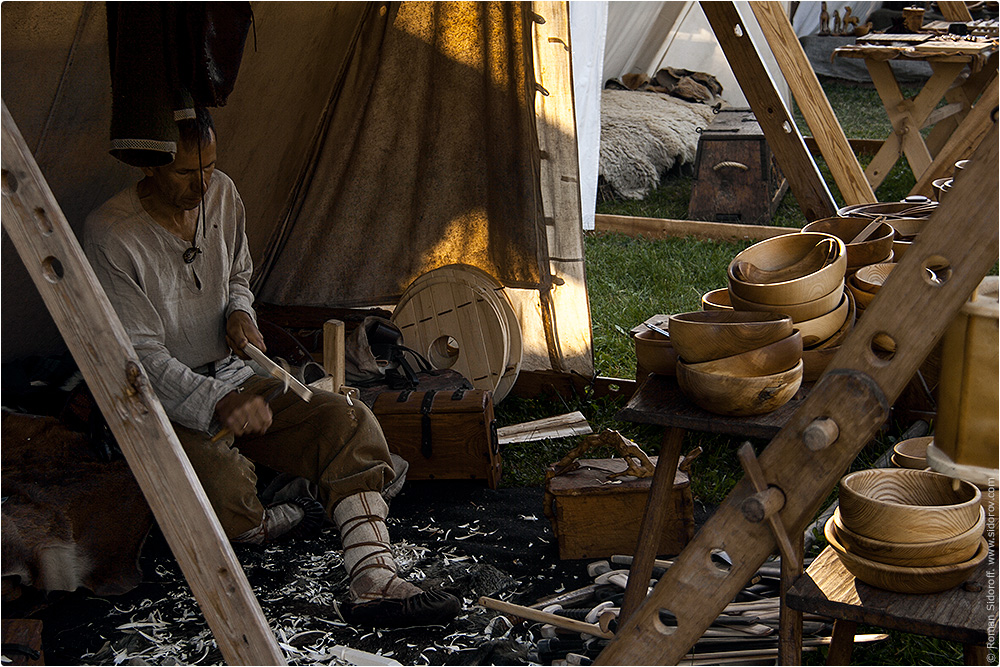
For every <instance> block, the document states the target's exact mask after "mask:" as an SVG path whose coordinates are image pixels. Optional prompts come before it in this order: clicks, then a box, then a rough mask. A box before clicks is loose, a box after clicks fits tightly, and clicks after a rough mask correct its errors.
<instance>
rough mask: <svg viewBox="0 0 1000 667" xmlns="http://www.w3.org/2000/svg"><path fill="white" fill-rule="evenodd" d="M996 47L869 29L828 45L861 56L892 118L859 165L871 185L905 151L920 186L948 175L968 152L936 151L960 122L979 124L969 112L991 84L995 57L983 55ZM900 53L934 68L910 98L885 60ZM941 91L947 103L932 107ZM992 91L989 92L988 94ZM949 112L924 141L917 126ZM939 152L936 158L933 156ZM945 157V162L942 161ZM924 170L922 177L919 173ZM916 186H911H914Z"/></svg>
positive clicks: (980, 40)
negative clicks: (884, 136)
mask: <svg viewBox="0 0 1000 667" xmlns="http://www.w3.org/2000/svg"><path fill="white" fill-rule="evenodd" d="M996 48H997V41H996V40H995V39H990V38H986V37H968V38H959V37H956V36H951V35H948V36H941V35H933V34H923V33H919V34H914V35H884V34H879V35H869V36H868V37H865V38H858V43H856V44H853V45H847V46H841V47H838V48H836V49H834V51H833V55H834V56H835V57H841V58H863V59H864V61H865V65H866V66H867V68H868V72H869V73H870V74H871V78H872V83H873V84H874V85H875V89H876V90H877V91H878V94H879V97H880V98H881V99H882V104H883V105H884V106H885V110H886V112H887V113H888V115H889V120H890V122H891V123H892V129H893V134H891V135H890V136H889V138H888V139H886V140H885V142H884V143H883V144H882V148H881V149H880V150H879V151H878V153H877V154H876V155H875V157H874V158H873V159H872V161H871V163H870V164H869V165H868V168H867V169H866V170H865V176H866V177H867V178H868V181H869V183H871V186H872V188H877V187H878V186H879V184H881V183H882V181H883V180H885V177H886V176H887V175H888V173H889V170H891V169H892V167H893V166H894V165H895V164H896V161H897V160H898V159H899V157H900V155H905V156H906V159H907V161H908V162H909V165H910V168H911V169H912V170H913V175H914V177H915V178H916V180H917V181H918V186H920V188H922V187H924V184H926V185H927V186H929V183H930V181H929V178H930V176H931V175H934V176H935V177H937V175H938V174H941V175H947V176H950V175H951V171H952V169H953V167H954V162H955V160H956V159H961V158H963V157H968V155H960V156H959V157H957V158H956V157H954V155H952V153H951V151H948V152H947V154H945V155H942V152H943V151H942V149H943V148H944V146H945V144H946V143H947V142H948V140H949V138H950V135H951V134H953V133H955V131H956V129H957V127H959V126H960V125H961V124H962V123H964V122H966V121H970V120H971V121H973V122H974V123H975V124H976V125H977V126H978V125H979V124H982V122H983V121H982V120H980V119H979V118H978V117H975V118H973V117H972V116H971V114H970V112H971V109H972V106H973V103H974V102H975V100H976V99H977V98H978V97H979V95H980V93H983V91H984V90H987V87H988V86H990V85H992V86H994V87H995V86H996V69H997V67H996V63H997V60H996V58H995V56H994V57H993V58H989V56H990V55H991V54H995V52H996ZM902 59H909V60H922V61H925V62H927V63H929V64H930V66H931V68H932V70H933V72H934V73H933V74H932V75H931V77H930V78H929V79H928V80H927V82H926V83H925V84H924V85H923V87H922V88H921V89H920V92H919V93H918V94H917V95H916V96H915V97H913V98H912V99H906V98H904V96H903V92H902V91H901V90H900V87H899V83H898V82H897V80H896V77H895V75H894V74H893V71H892V68H891V66H890V65H889V63H890V62H891V61H893V60H902ZM967 66H968V67H970V68H971V72H972V74H971V75H970V77H969V78H968V80H967V81H965V82H964V83H961V84H960V85H955V84H956V83H957V82H958V81H959V78H960V76H961V75H962V73H963V71H964V70H965V68H966V67H967ZM987 92H989V91H987ZM946 96H947V98H948V101H949V102H950V103H949V104H948V105H946V106H944V107H941V108H940V109H938V108H936V107H937V106H938V103H939V102H940V101H941V98H942V97H946ZM995 97H996V93H995V92H994V93H992V97H991V98H989V99H995ZM984 99H986V98H984ZM949 118H951V120H950V121H948V122H945V123H943V124H942V128H941V131H939V132H937V133H935V132H934V131H932V133H931V136H930V137H928V139H927V141H925V140H924V138H923V136H921V134H920V130H921V129H923V128H925V127H929V126H932V125H935V124H937V123H939V122H940V121H945V120H946V119H949ZM973 130H975V131H973ZM965 132H966V133H970V132H971V133H972V134H973V135H975V136H978V137H979V138H980V139H981V135H982V134H984V133H985V129H983V130H982V132H981V133H980V132H979V130H978V127H977V128H972V127H970V128H966V129H965ZM964 143H969V142H964ZM976 143H978V142H976ZM972 148H974V146H972ZM969 152H971V151H969ZM939 156H940V157H941V160H939V161H938V160H937V158H938V157H939ZM945 161H949V164H943V162H945ZM924 176H927V178H922V177H924ZM920 188H914V191H916V190H918V189H920ZM927 189H929V187H928V188H927ZM922 194H928V193H927V192H924V193H922Z"/></svg>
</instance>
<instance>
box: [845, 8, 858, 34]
mask: <svg viewBox="0 0 1000 667" xmlns="http://www.w3.org/2000/svg"><path fill="white" fill-rule="evenodd" d="M857 27H858V17H857V16H852V15H851V6H850V5H847V6H846V7H844V32H843V34H845V35H853V34H854V31H855V30H856V29H857Z"/></svg>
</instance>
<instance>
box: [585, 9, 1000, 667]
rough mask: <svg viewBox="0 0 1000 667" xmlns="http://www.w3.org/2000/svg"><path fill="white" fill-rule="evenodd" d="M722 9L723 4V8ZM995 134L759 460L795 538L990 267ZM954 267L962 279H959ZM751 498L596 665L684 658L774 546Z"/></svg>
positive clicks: (731, 512) (704, 535)
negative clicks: (719, 561)
mask: <svg viewBox="0 0 1000 667" xmlns="http://www.w3.org/2000/svg"><path fill="white" fill-rule="evenodd" d="M720 4H721V3H720ZM998 148H1000V142H998V131H997V127H996V125H994V127H993V129H992V130H990V132H989V134H988V135H987V136H986V138H985V139H984V140H983V142H982V144H981V145H980V147H979V150H978V151H977V152H976V154H975V155H974V156H973V158H972V161H971V163H970V165H969V168H968V173H965V174H963V178H959V179H957V181H956V183H955V187H954V188H953V189H952V190H951V192H950V193H949V195H950V196H949V197H948V198H946V199H945V201H944V202H943V203H942V204H941V205H940V206H938V207H937V209H936V210H935V211H934V213H933V214H931V217H930V219H929V220H928V223H927V225H926V227H925V228H924V230H923V231H922V232H921V234H920V237H919V238H918V239H917V240H916V241H915V242H914V243H913V245H912V246H911V248H910V249H909V250H908V251H907V252H906V255H904V257H903V259H902V260H901V261H900V262H899V263H898V264H897V265H896V268H894V269H893V272H892V275H891V276H890V277H889V279H888V280H886V281H885V284H884V285H883V286H882V288H881V290H880V291H879V294H880V298H879V299H876V300H875V301H874V302H872V305H871V306H870V307H869V311H870V312H868V311H866V313H865V317H864V318H863V319H861V320H860V321H859V322H858V324H857V325H856V326H855V328H854V329H853V330H852V331H851V332H850V334H848V336H847V337H846V338H845V339H844V342H843V344H842V345H841V347H840V351H839V352H838V353H837V354H836V355H835V356H834V358H833V359H832V360H831V362H830V365H829V368H828V369H827V372H826V373H825V374H824V375H823V376H822V377H821V378H820V380H819V381H818V382H817V383H816V385H815V386H814V387H813V389H812V391H811V392H810V393H809V396H808V397H806V399H805V400H804V401H803V402H802V405H801V406H799V407H798V409H797V410H796V411H795V413H794V414H793V415H792V417H791V419H789V421H788V423H787V424H786V425H785V426H784V428H782V429H781V431H780V432H779V433H778V435H777V436H775V438H774V439H773V440H772V441H771V443H770V444H769V445H768V446H767V448H766V449H765V450H764V451H763V452H762V453H761V455H760V456H759V457H758V461H759V463H760V467H761V469H762V470H763V471H764V472H765V474H766V475H767V480H768V482H769V483H770V484H773V485H774V486H777V487H778V488H780V489H782V491H783V492H784V493H785V505H784V507H783V508H782V511H781V513H782V522H783V525H784V527H785V528H786V530H788V531H789V532H798V533H801V532H802V530H803V529H804V528H805V526H806V524H807V523H808V522H809V521H811V520H812V517H813V516H815V514H816V512H817V511H818V510H819V509H820V508H821V506H822V503H823V501H824V500H825V498H826V495H827V494H828V493H829V492H830V490H831V489H833V487H834V486H835V485H836V483H837V481H838V480H839V479H840V476H841V475H842V474H843V471H844V470H846V469H847V467H848V466H849V465H850V463H851V461H852V460H853V459H854V457H856V456H857V454H858V452H859V451H860V450H861V448H862V447H864V445H865V444H866V443H867V442H868V441H869V439H870V438H871V437H872V436H873V435H874V434H875V432H876V431H877V430H878V429H879V428H880V427H881V426H882V424H884V423H885V420H886V419H887V418H888V415H889V408H890V406H891V405H892V403H893V402H894V401H895V399H896V398H897V397H898V396H899V394H900V393H901V392H902V390H903V388H904V387H905V386H906V384H907V383H908V382H909V381H910V378H911V377H912V376H913V373H914V371H915V370H916V369H917V368H918V367H919V366H920V364H921V363H923V361H924V359H925V358H926V357H927V354H928V353H929V352H930V351H931V349H932V348H933V347H934V345H935V344H936V343H937V341H938V339H940V338H941V336H942V334H943V333H944V330H945V329H946V328H947V326H948V325H949V324H950V323H951V321H952V319H953V318H954V317H955V314H956V313H957V312H958V310H959V309H960V308H961V307H962V304H964V303H965V301H966V299H968V296H969V294H971V293H972V291H973V290H974V289H975V288H976V286H977V285H978V284H979V282H980V281H981V280H982V277H983V276H984V275H985V274H986V273H987V272H988V271H989V270H990V268H991V267H992V266H993V264H994V263H995V262H996V257H997V253H998V251H1000V239H998V230H997V224H996V211H997V206H998V192H997V188H995V187H990V188H983V187H981V184H982V183H987V182H993V179H995V178H996V174H997V169H998V164H1000V161H998ZM936 257H943V258H945V260H946V261H948V262H949V263H950V265H951V266H953V267H955V269H956V270H955V271H954V272H953V274H952V275H951V276H950V277H949V278H948V279H947V280H946V281H945V282H943V283H940V282H936V281H932V280H929V279H927V278H926V268H925V266H926V265H927V263H928V262H930V261H934V259H935V258H936ZM958 269H960V270H958ZM879 333H881V334H885V335H887V336H889V337H890V338H892V339H893V341H894V342H895V343H896V346H895V352H893V353H892V354H891V355H889V354H884V353H883V352H882V351H881V349H880V348H878V347H875V346H872V343H871V341H872V340H873V339H874V337H875V336H876V334H879ZM821 417H826V418H829V419H832V420H834V421H835V422H836V423H837V424H838V425H839V434H838V437H837V446H835V447H825V448H821V449H820V450H819V451H810V450H808V449H807V448H806V447H805V445H804V444H803V442H802V434H803V432H804V431H805V429H806V428H808V427H809V426H810V424H812V423H814V422H815V420H816V419H818V418H821ZM754 492H755V489H754V487H753V484H752V483H751V482H750V480H749V479H746V478H744V479H742V480H741V481H740V482H738V483H737V484H736V486H735V487H734V488H733V490H732V492H730V494H729V495H728V496H727V497H726V500H725V501H723V503H722V504H721V505H719V507H718V508H717V509H716V511H715V513H714V514H713V515H712V517H711V518H710V519H709V520H708V522H707V523H706V524H705V525H704V526H702V528H701V529H700V530H699V531H698V533H697V534H696V535H695V537H694V539H693V540H692V541H691V542H690V543H688V545H687V546H686V547H685V548H684V551H682V552H681V554H680V556H679V557H678V558H677V559H676V560H675V562H674V564H673V565H672V566H671V567H670V569H669V570H667V572H666V573H665V574H664V575H663V577H662V578H661V579H660V581H659V583H658V584H657V585H656V587H655V588H654V589H653V591H652V593H650V595H649V596H648V597H647V598H646V600H645V601H644V602H643V604H642V606H640V607H639V609H638V610H637V611H636V612H635V613H634V614H633V615H632V616H631V617H630V618H628V619H626V620H625V621H624V623H623V624H621V625H620V627H619V629H618V632H617V633H616V635H615V638H614V639H613V640H611V642H610V644H609V645H608V647H607V648H606V649H604V651H603V652H602V653H601V654H600V655H599V656H598V658H597V660H596V661H595V664H606V665H607V664H621V665H635V664H642V665H655V664H660V665H673V664H678V663H679V661H680V660H681V659H682V658H683V657H684V655H685V654H686V653H687V652H688V649H690V647H691V646H693V645H694V643H695V642H696V641H697V640H698V638H699V637H701V636H702V634H703V633H704V632H705V630H706V629H707V628H708V627H709V626H710V625H711V624H712V622H713V621H714V620H715V619H716V618H717V617H718V615H719V612H720V611H722V610H723V609H724V608H725V607H726V605H727V604H728V603H729V602H730V601H731V600H732V599H733V597H734V596H735V595H736V593H737V592H739V591H740V590H741V589H742V587H743V586H744V585H745V584H746V582H747V580H748V579H749V578H750V576H752V575H753V573H754V572H756V571H757V568H759V567H760V565H761V564H762V563H763V562H764V560H765V559H766V558H767V556H768V555H769V554H770V553H771V551H772V550H773V549H774V547H775V536H774V535H773V534H772V533H771V531H770V528H769V527H768V526H767V524H766V523H751V522H749V521H747V520H746V519H745V518H744V515H743V513H742V511H741V505H742V503H743V501H744V500H745V499H746V498H747V497H749V496H750V495H752V494H753V493H754ZM715 549H725V551H726V553H728V554H729V556H730V558H731V559H732V567H731V568H730V569H729V570H728V572H724V571H721V570H719V568H716V567H715V566H714V565H713V564H712V562H711V553H712V551H713V550H715ZM664 608H665V609H669V610H670V611H672V612H673V613H674V614H675V616H676V617H677V627H676V628H675V629H674V628H671V629H670V630H671V632H670V633H668V632H666V631H665V630H664V628H663V625H662V623H660V622H659V610H660V609H664Z"/></svg>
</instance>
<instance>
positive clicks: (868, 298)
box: [847, 263, 896, 317]
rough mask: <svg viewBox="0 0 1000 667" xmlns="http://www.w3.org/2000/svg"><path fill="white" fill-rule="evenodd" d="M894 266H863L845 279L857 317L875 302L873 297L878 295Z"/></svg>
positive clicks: (887, 264)
mask: <svg viewBox="0 0 1000 667" xmlns="http://www.w3.org/2000/svg"><path fill="white" fill-rule="evenodd" d="M895 266H896V265H895V264H889V263H885V264H872V265H870V266H863V267H861V268H860V269H858V270H857V271H855V272H854V275H852V276H851V277H850V278H848V279H847V289H848V290H849V291H850V292H851V295H852V296H853V297H854V306H855V308H856V309H857V316H858V317H861V315H862V313H864V312H865V308H867V307H868V306H869V305H871V302H872V301H874V300H875V295H877V294H878V291H879V289H881V287H882V284H883V283H884V282H885V279H886V278H888V277H889V274H890V273H892V269H893V267H895Z"/></svg>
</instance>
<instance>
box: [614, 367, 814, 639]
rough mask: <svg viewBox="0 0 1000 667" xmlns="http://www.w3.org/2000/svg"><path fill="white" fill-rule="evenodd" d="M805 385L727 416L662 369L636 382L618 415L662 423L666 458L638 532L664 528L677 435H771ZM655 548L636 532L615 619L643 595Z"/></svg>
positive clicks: (654, 532) (788, 414)
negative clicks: (765, 408) (761, 407)
mask: <svg viewBox="0 0 1000 667" xmlns="http://www.w3.org/2000/svg"><path fill="white" fill-rule="evenodd" d="M807 391H808V388H807V387H804V388H803V389H800V390H799V392H798V393H797V394H796V395H795V396H794V397H793V398H792V400H790V401H789V402H788V403H786V404H785V405H783V406H782V407H780V408H778V409H777V410H775V411H774V412H769V413H767V414H763V415H753V416H750V417H727V416H724V415H717V414H715V413H712V412H708V411H706V410H702V409H701V408H699V407H698V406H696V405H695V404H694V403H692V402H691V401H690V400H688V398H687V397H686V396H684V394H683V393H681V390H680V387H678V386H677V380H676V378H674V377H671V376H666V375H656V374H652V375H649V376H648V378H647V379H646V381H645V382H643V383H641V385H640V387H639V389H638V390H637V391H636V393H635V394H634V395H633V396H632V399H631V400H630V401H629V402H628V404H627V405H626V406H625V407H624V408H622V410H620V411H619V412H618V415H617V416H618V418H619V419H623V420H625V421H631V422H637V423H640V424H655V425H657V426H664V427H666V430H665V432H664V435H663V444H662V445H661V446H660V459H659V460H660V461H667V462H670V463H668V464H667V465H663V466H657V467H656V471H655V472H654V473H653V482H652V484H651V486H650V490H649V498H648V500H647V501H646V509H645V511H644V512H643V516H642V528H641V530H640V533H639V534H640V535H659V534H661V532H662V530H663V523H664V521H665V519H666V517H667V513H668V511H669V510H668V508H669V507H671V506H672V502H671V498H670V493H671V491H672V490H673V479H674V474H675V472H676V464H677V460H678V458H679V457H680V453H681V441H682V440H683V438H684V432H685V431H686V430H693V431H702V432H705V433H720V434H725V435H734V436H739V437H744V438H764V439H769V438H772V437H774V436H775V435H776V434H777V433H778V431H780V430H781V428H782V427H783V426H784V425H785V423H786V422H787V421H788V420H789V419H790V418H791V417H792V414H793V413H794V412H795V410H796V409H797V408H798V405H799V403H801V401H802V399H803V398H805V395H806V393H807ZM734 455H735V451H734ZM801 543H802V540H801V536H799V540H798V544H799V545H801ZM656 548H657V541H656V540H643V539H641V538H640V540H639V544H637V545H636V549H635V555H634V557H633V559H632V565H631V568H630V570H629V580H628V586H627V587H626V589H625V599H624V600H623V602H622V607H621V613H620V615H619V622H623V621H624V619H626V618H628V617H629V616H630V615H631V614H632V613H634V612H635V610H636V609H637V608H638V607H639V605H640V604H642V601H643V600H644V599H645V597H646V582H648V581H649V578H650V576H651V575H652V572H653V561H654V560H655V559H656V556H657V554H656Z"/></svg>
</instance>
